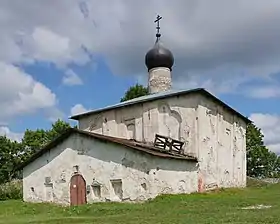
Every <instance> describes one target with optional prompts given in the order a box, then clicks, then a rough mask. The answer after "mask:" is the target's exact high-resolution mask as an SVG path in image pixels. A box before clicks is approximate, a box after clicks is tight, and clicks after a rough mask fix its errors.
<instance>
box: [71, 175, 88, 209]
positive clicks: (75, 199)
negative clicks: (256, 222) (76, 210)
mask: <svg viewBox="0 0 280 224" xmlns="http://www.w3.org/2000/svg"><path fill="white" fill-rule="evenodd" d="M86 203H87V201H86V182H85V179H84V178H83V176H82V175H80V174H76V175H74V176H72V178H71V181H70V204H71V205H82V204H86Z"/></svg>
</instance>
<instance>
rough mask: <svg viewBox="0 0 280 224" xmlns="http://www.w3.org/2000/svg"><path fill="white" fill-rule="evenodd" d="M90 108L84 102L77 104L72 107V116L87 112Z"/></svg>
mask: <svg viewBox="0 0 280 224" xmlns="http://www.w3.org/2000/svg"><path fill="white" fill-rule="evenodd" d="M87 111H88V110H87V109H86V108H85V107H84V106H83V105H82V104H76V105H75V106H73V107H72V108H71V111H70V112H71V116H73V115H77V114H81V113H84V112H87Z"/></svg>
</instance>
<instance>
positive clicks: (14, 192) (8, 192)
mask: <svg viewBox="0 0 280 224" xmlns="http://www.w3.org/2000/svg"><path fill="white" fill-rule="evenodd" d="M9 199H22V181H21V180H13V181H11V182H8V183H5V184H2V185H0V201H4V200H9Z"/></svg>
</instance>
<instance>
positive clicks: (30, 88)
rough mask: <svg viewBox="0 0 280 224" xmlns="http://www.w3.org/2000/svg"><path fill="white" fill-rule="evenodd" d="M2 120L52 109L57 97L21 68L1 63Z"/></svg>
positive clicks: (0, 93)
mask: <svg viewBox="0 0 280 224" xmlns="http://www.w3.org/2000/svg"><path fill="white" fill-rule="evenodd" d="M0 78H1V82H0V108H1V112H0V120H1V121H3V120H6V119H8V118H11V117H12V116H16V115H19V114H27V113H32V112H35V111H36V110H39V109H45V108H52V107H54V106H55V105H56V95H55V94H54V93H53V92H52V91H51V90H50V89H49V88H47V87H46V86H45V85H43V84H42V83H40V82H37V81H36V80H34V79H33V78H32V77H31V76H30V75H28V74H26V73H25V72H23V71H22V70H20V69H19V68H17V67H15V66H13V65H9V64H5V63H1V62H0Z"/></svg>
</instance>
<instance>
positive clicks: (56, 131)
mask: <svg viewBox="0 0 280 224" xmlns="http://www.w3.org/2000/svg"><path fill="white" fill-rule="evenodd" d="M69 128H71V125H70V124H69V123H67V122H65V121H62V120H60V119H59V120H57V121H56V122H55V123H53V124H52V128H51V129H50V130H49V131H47V136H48V141H49V142H50V141H52V140H54V139H55V138H57V137H58V136H59V135H61V134H62V133H63V132H65V131H66V130H68V129H69Z"/></svg>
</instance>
